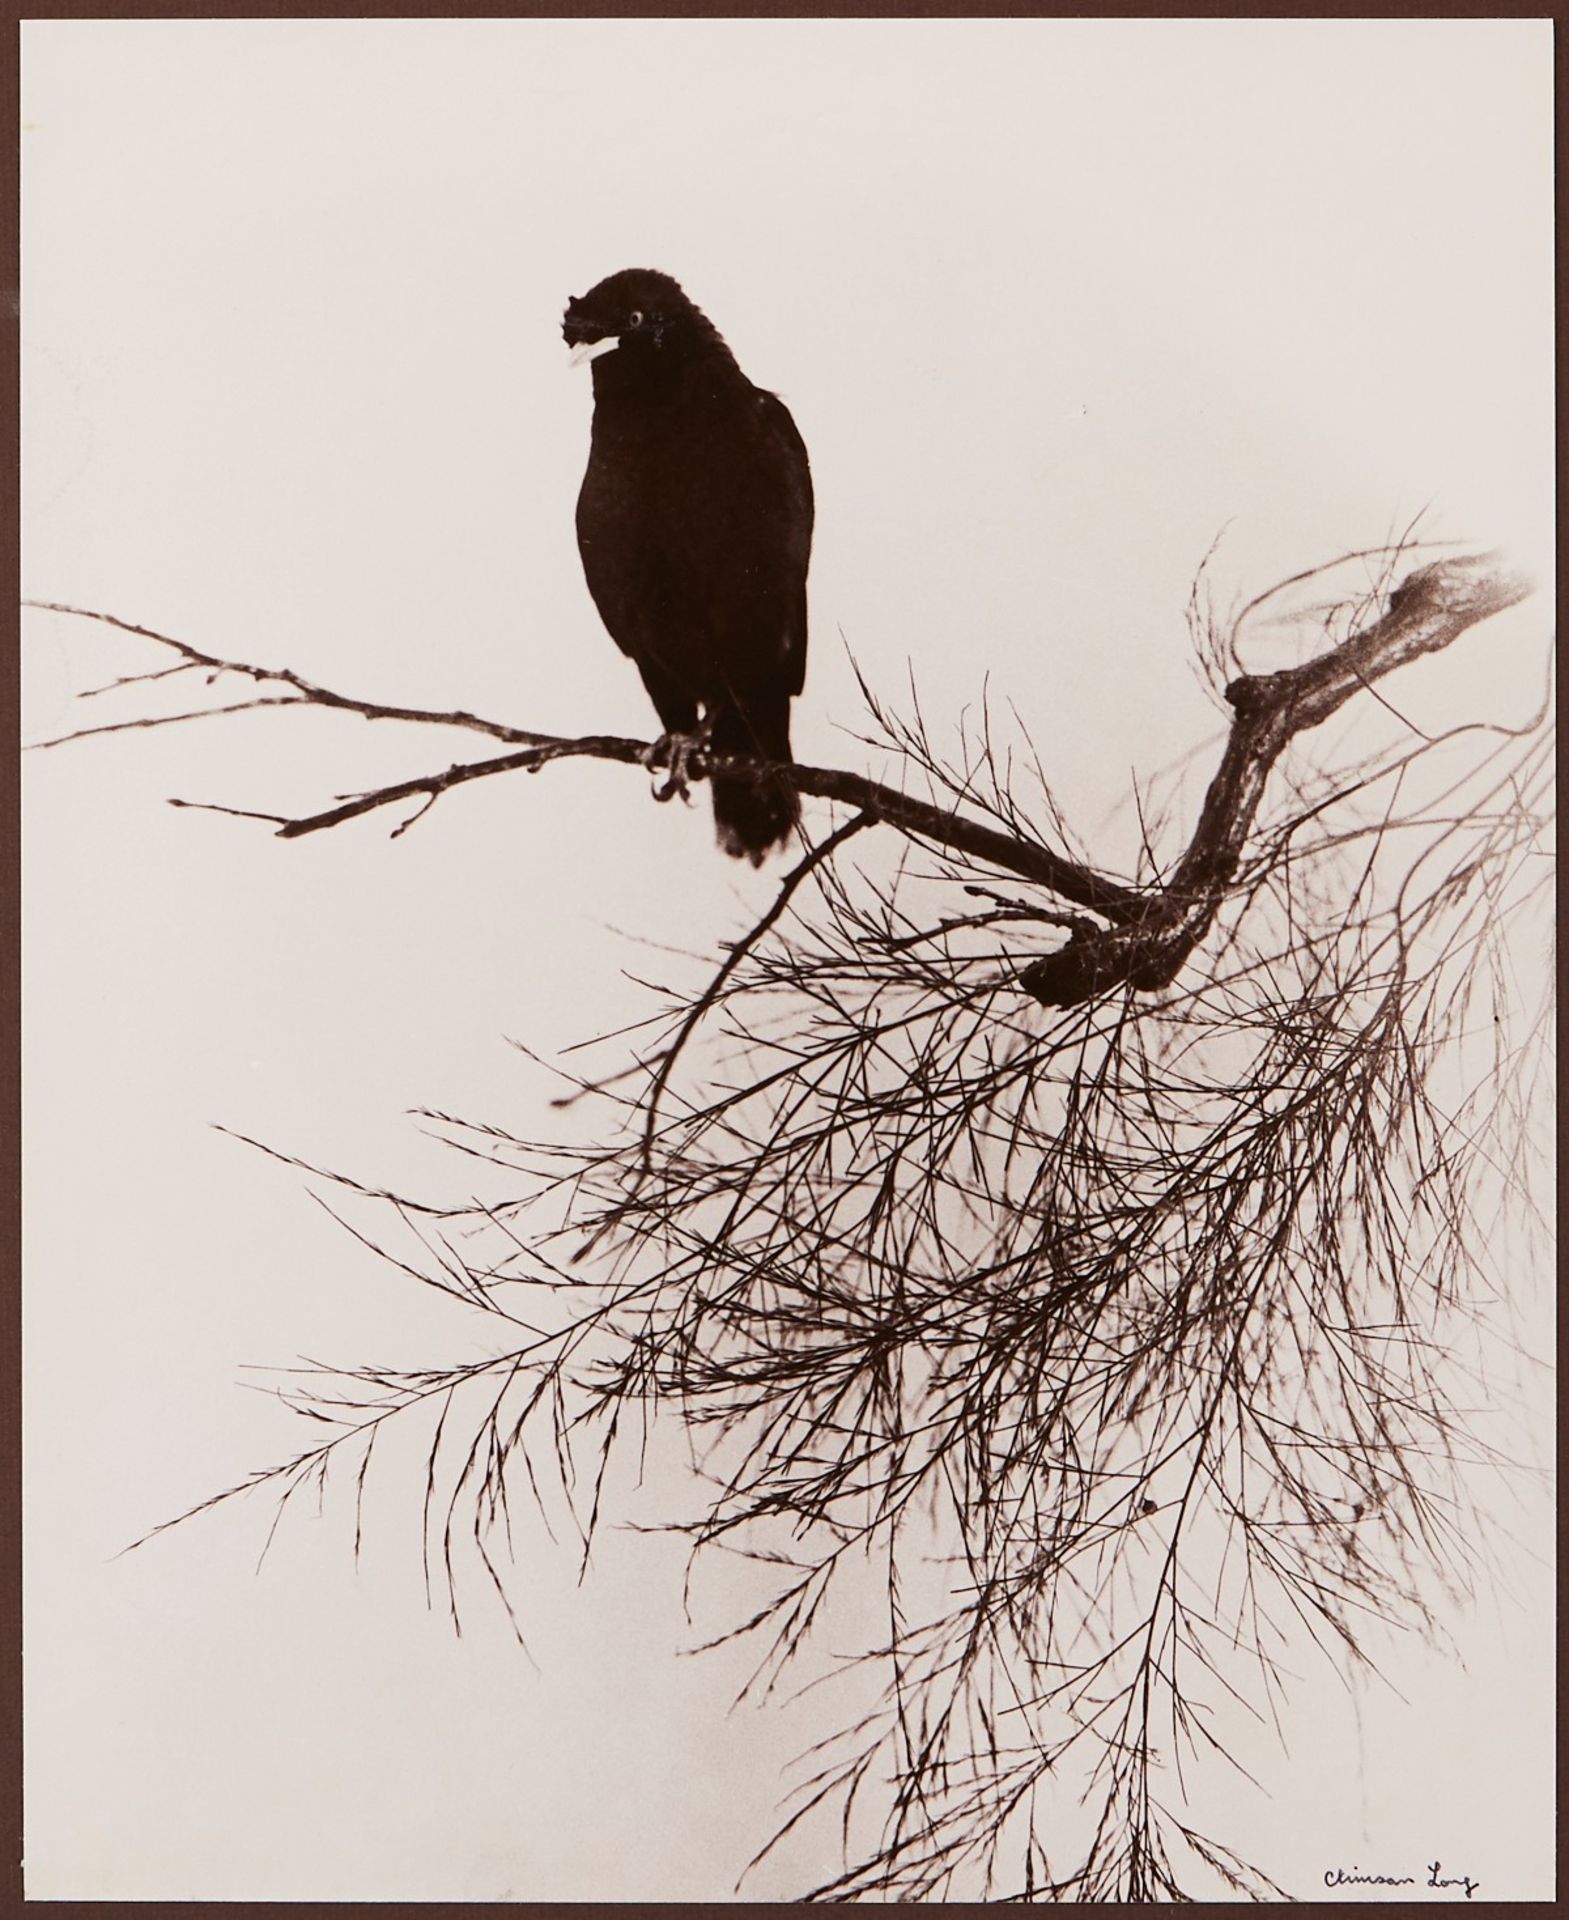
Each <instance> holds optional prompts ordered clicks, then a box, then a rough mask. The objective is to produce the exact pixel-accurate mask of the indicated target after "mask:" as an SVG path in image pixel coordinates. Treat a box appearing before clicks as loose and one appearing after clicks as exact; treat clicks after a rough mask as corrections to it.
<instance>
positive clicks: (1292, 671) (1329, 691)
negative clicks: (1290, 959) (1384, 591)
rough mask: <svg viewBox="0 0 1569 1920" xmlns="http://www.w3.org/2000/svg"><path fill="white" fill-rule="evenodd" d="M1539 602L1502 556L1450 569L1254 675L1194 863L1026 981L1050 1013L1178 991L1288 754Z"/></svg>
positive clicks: (1414, 580)
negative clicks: (1464, 641) (1314, 654)
mask: <svg viewBox="0 0 1569 1920" xmlns="http://www.w3.org/2000/svg"><path fill="white" fill-rule="evenodd" d="M1530 591H1531V583H1530V581H1529V580H1527V579H1526V578H1525V577H1524V575H1522V574H1520V573H1517V572H1514V571H1513V570H1511V569H1510V568H1508V567H1506V566H1505V565H1504V563H1503V560H1502V557H1501V556H1500V555H1499V554H1497V553H1488V554H1479V555H1474V556H1471V557H1469V558H1465V559H1456V560H1438V561H1435V562H1434V563H1433V564H1432V565H1431V566H1427V567H1422V568H1420V569H1419V570H1418V571H1417V572H1415V573H1413V574H1410V575H1409V576H1408V577H1407V578H1406V579H1405V580H1404V581H1403V582H1402V583H1401V585H1400V586H1398V587H1397V588H1396V589H1395V590H1394V592H1393V593H1391V595H1390V596H1389V607H1388V611H1387V612H1386V613H1385V614H1384V616H1383V618H1382V619H1381V620H1378V621H1375V622H1374V624H1373V625H1372V626H1370V627H1367V628H1365V629H1364V630H1363V631H1362V632H1361V633H1357V634H1353V635H1352V636H1351V638H1350V639H1348V640H1346V641H1344V642H1343V643H1342V644H1341V645H1340V646H1338V647H1335V648H1333V649H1332V650H1331V651H1330V652H1329V653H1326V654H1321V655H1320V656H1319V657H1318V658H1317V659H1314V660H1308V661H1305V662H1304V663H1303V664H1302V665H1301V666H1299V667H1288V668H1286V669H1284V670H1283V671H1281V672H1279V673H1265V674H1253V673H1249V674H1243V675H1242V676H1241V678H1240V679H1237V680H1233V681H1232V682H1231V684H1230V686H1228V687H1227V689H1226V698H1227V700H1228V701H1230V703H1231V706H1232V708H1233V710H1234V712H1235V714H1236V718H1235V719H1234V720H1233V721H1232V724H1231V732H1230V735H1229V737H1228V738H1227V741H1226V748H1225V752H1224V753H1223V754H1222V756H1221V762H1220V766H1219V768H1218V770H1217V771H1216V774H1215V777H1214V779H1213V780H1212V781H1211V782H1210V785H1209V791H1208V793H1207V794H1206V795H1205V797H1204V806H1203V809H1202V811H1201V812H1200V814H1199V822H1198V826H1197V827H1196V828H1195V830H1194V834H1193V839H1192V841H1191V842H1190V844H1189V846H1188V850H1187V852H1186V853H1185V854H1184V855H1183V856H1182V859H1181V860H1180V862H1179V863H1178V865H1177V868H1176V871H1175V872H1174V873H1173V875H1172V877H1171V880H1170V881H1169V882H1168V884H1167V885H1166V887H1165V888H1164V889H1163V890H1162V891H1161V892H1159V893H1155V894H1150V895H1147V896H1145V901H1146V905H1145V911H1144V913H1143V915H1142V916H1141V918H1140V919H1138V920H1137V921H1134V922H1132V923H1129V924H1125V925H1123V926H1120V927H1114V928H1112V929H1110V930H1106V929H1100V928H1097V929H1095V930H1093V931H1090V932H1084V931H1075V932H1074V933H1073V934H1072V935H1071V936H1070V938H1069V940H1068V942H1067V944H1066V945H1065V946H1063V947H1061V948H1059V949H1058V951H1057V952H1056V953H1051V954H1047V955H1046V957H1045V958H1044V959H1041V960H1037V961H1035V962H1034V963H1033V965H1031V966H1029V967H1027V968H1026V969H1025V970H1024V972H1023V973H1022V974H1021V975H1020V976H1019V978H1020V984H1021V985H1022V986H1023V987H1024V988H1025V990H1026V991H1027V992H1028V993H1031V994H1033V995H1034V996H1035V998H1036V999H1037V1000H1039V1001H1041V1002H1042V1004H1043V1005H1045V1006H1049V1007H1066V1006H1075V1005H1077V1004H1078V1003H1079V1002H1081V1001H1084V1000H1088V999H1090V998H1092V997H1093V996H1094V995H1095V994H1098V993H1103V992H1105V991H1106V990H1107V988H1108V987H1112V986H1117V985H1121V984H1123V983H1127V984H1129V985H1131V986H1134V987H1136V988H1137V989H1138V990H1139V991H1140V992H1145V993H1148V992H1154V991H1156V990H1158V989H1160V988H1162V987H1167V986H1169V985H1170V984H1171V982H1172V981H1173V980H1174V979H1175V978H1176V976H1177V974H1178V973H1179V972H1180V971H1181V969H1182V967H1183V965H1184V964H1185V962H1186V961H1187V959H1188V956H1189V955H1190V954H1191V953H1192V952H1193V949H1194V948H1195V947H1196V946H1197V945H1198V943H1199V942H1200V941H1201V940H1202V939H1203V938H1204V936H1205V934H1207V933H1208V931H1209V929H1210V926H1211V925H1212V924H1213V922H1214V918H1215V915H1216V913H1217V911H1218V910H1219V907H1220V903H1221V901H1222V900H1223V899H1224V898H1225V894H1226V889H1227V888H1228V886H1229V885H1230V883H1231V880H1232V877H1233V875H1234V874H1235V873H1236V871H1237V867H1238V864H1239V863H1240V861H1241V858H1242V851H1243V848H1244V847H1245V845H1246V844H1247V838H1248V835H1249V833H1250V832H1251V830H1252V826H1253V821H1254V818H1255V816H1256V815H1257V813H1258V806H1259V802H1260V800H1261V799H1262V798H1263V794H1264V787H1265V783H1266V781H1267V780H1268V777H1269V772H1270V769H1271V768H1272V767H1273V766H1274V764H1275V761H1276V760H1277V759H1278V758H1279V757H1280V754H1281V752H1282V751H1283V750H1284V748H1285V747H1286V745H1287V743H1288V742H1289V741H1290V740H1292V739H1293V738H1294V737H1295V736H1296V735H1297V734H1299V733H1304V732H1306V731H1307V729H1308V728H1309V727H1316V726H1320V725H1322V723H1323V722H1324V721H1325V720H1327V719H1329V717H1330V716H1331V715H1332V714H1334V713H1336V712H1338V711H1339V709H1340V708H1341V707H1342V706H1344V705H1345V703H1346V701H1347V700H1349V699H1350V698H1351V696H1352V695H1353V694H1354V693H1357V692H1359V691H1361V690H1362V689H1364V688H1368V687H1371V685H1372V683H1373V682H1374V681H1375V680H1379V679H1382V678H1383V676H1384V675H1385V674H1388V673H1393V672H1394V670H1395V669H1396V668H1397V667H1403V666H1405V665H1407V664H1408V663H1409V662H1410V661H1412V660H1415V659H1417V658H1419V657H1420V656H1421V655H1422V654H1424V653H1436V652H1438V651H1439V649H1440V648H1443V647H1447V646H1448V645H1449V644H1450V642H1451V641H1453V640H1456V639H1458V638H1459V636H1460V635H1461V634H1462V633H1464V632H1465V630H1466V629H1467V628H1468V627H1472V626H1475V625H1476V623H1477V622H1478V621H1480V620H1486V619H1488V618H1489V617H1490V616H1491V615H1493V614H1495V613H1502V612H1503V611H1504V609H1505V608H1507V607H1512V606H1515V605H1516V604H1517V603H1518V602H1519V601H1521V600H1523V599H1524V598H1525V597H1526V595H1527V594H1528V593H1530Z"/></svg>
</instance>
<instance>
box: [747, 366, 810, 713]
mask: <svg viewBox="0 0 1569 1920" xmlns="http://www.w3.org/2000/svg"><path fill="white" fill-rule="evenodd" d="M757 391H758V398H759V400H760V401H761V403H762V404H761V406H760V408H759V412H760V414H761V416H762V421H763V424H764V426H765V428H766V431H767V434H768V437H769V439H770V440H771V441H772V443H773V448H774V455H773V459H774V464H775V465H776V468H777V473H778V482H779V487H780V492H781V496H782V498H781V502H780V507H781V512H780V520H781V526H782V532H783V538H782V540H781V543H780V544H781V552H780V555H779V560H780V565H781V567H782V568H783V569H784V570H785V571H786V573H787V576H788V577H787V580H786V582H785V592H786V601H787V605H788V608H789V619H788V628H787V632H786V636H785V639H786V651H785V658H784V661H783V665H784V668H785V677H784V679H783V681H782V683H781V687H780V691H781V692H788V693H790V694H792V695H793V694H797V693H799V692H800V691H801V688H802V686H803V685H804V683H805V680H806V569H807V564H808V562H809V561H810V559H811V554H812V522H813V518H814V515H815V511H816V509H815V503H814V501H813V498H812V468H811V463H810V461H809V460H808V458H807V453H806V442H805V441H804V440H803V439H802V438H801V434H800V430H799V429H798V428H797V426H796V424H795V421H794V419H793V418H792V417H791V413H790V409H789V408H788V407H787V406H786V405H785V403H784V402H783V401H782V400H781V399H780V398H779V396H778V394H776V393H766V392H764V391H763V390H762V389H761V388H759V389H758V390H757Z"/></svg>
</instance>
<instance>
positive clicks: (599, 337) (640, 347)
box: [561, 267, 719, 366]
mask: <svg viewBox="0 0 1569 1920" xmlns="http://www.w3.org/2000/svg"><path fill="white" fill-rule="evenodd" d="M561 337H562V339H564V340H565V341H566V343H567V345H568V346H569V347H571V348H572V349H573V353H572V363H573V365H574V366H577V365H580V364H581V363H582V362H583V361H585V360H597V359H598V358H599V357H600V356H601V355H602V354H606V353H610V352H611V351H613V350H616V349H619V350H620V351H621V352H623V353H625V354H627V355H628V356H629V357H635V358H637V359H639V360H643V359H645V357H651V356H653V355H655V354H679V353H680V352H682V351H683V350H690V349H691V348H693V347H700V346H706V345H711V344H714V343H718V342H719V335H718V334H717V332H715V330H714V327H713V324H712V322H711V321H709V320H708V319H707V318H706V316H705V315H703V314H702V313H700V312H699V311H698V309H697V308H696V307H694V306H693V304H692V302H691V301H690V300H688V299H687V297H686V295H685V294H684V293H683V292H682V291H681V288H680V286H679V285H678V284H677V283H676V282H675V281H674V280H672V279H671V277H670V275H669V274H668V273H657V272H655V270H654V269H653V268H652V267H625V268H623V269H622V271H621V272H620V273H613V274H611V276H610V278H609V279H608V280H601V281H600V283H599V285H598V286H597V287H590V288H589V290H588V292H587V293H584V294H579V295H577V296H576V297H575V298H574V299H571V300H569V301H568V302H567V310H566V313H565V314H564V315H563V317H562V321H561Z"/></svg>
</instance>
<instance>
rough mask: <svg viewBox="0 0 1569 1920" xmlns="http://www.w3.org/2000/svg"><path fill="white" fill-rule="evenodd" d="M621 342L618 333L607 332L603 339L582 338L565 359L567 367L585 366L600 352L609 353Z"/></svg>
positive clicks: (596, 357) (595, 358)
mask: <svg viewBox="0 0 1569 1920" xmlns="http://www.w3.org/2000/svg"><path fill="white" fill-rule="evenodd" d="M620 344H621V336H620V334H619V333H607V334H606V335H605V337H604V339H603V340H583V341H580V342H579V344H578V345H577V346H575V347H574V348H573V349H572V353H571V357H570V358H569V359H568V361H567V365H568V366H569V367H581V366H586V365H587V363H588V362H589V361H590V360H597V359H598V358H599V356H600V355H601V354H602V353H609V352H611V351H612V350H613V349H614V348H616V347H619V346H620Z"/></svg>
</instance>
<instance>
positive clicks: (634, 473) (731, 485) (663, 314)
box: [561, 267, 812, 866]
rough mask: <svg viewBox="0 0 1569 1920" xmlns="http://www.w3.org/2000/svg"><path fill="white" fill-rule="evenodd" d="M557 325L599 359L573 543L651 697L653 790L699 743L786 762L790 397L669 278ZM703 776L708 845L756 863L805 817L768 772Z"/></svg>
mask: <svg viewBox="0 0 1569 1920" xmlns="http://www.w3.org/2000/svg"><path fill="white" fill-rule="evenodd" d="M561 331H562V334H563V336H564V338H565V339H566V341H567V343H568V345H569V346H573V347H576V348H577V349H578V350H579V352H580V353H581V354H583V355H585V356H586V357H591V358H592V359H593V368H594V374H593V377H594V427H593V437H592V441H591V444H590V447H589V456H588V471H587V473H586V474H585V475H584V476H583V490H582V492H581V493H580V494H579V496H578V503H577V539H578V550H579V552H580V553H581V554H582V556H583V572H584V574H585V575H586V576H587V579H588V590H589V592H590V593H591V594H592V595H593V596H594V604H595V606H597V607H598V609H599V612H600V617H601V618H602V619H603V621H604V623H605V625H606V627H608V628H609V630H610V636H611V638H612V639H613V640H614V641H615V643H616V645H617V646H618V647H620V649H621V651H622V652H623V653H625V654H628V655H630V656H631V658H632V659H633V660H635V661H636V663H637V669H638V672H639V673H641V674H642V676H643V685H644V686H645V687H647V689H648V691H649V695H650V697H651V698H652V700H653V702H654V706H655V708H656V709H657V710H658V713H659V719H660V724H661V725H662V726H663V728H664V737H663V738H662V739H661V740H660V742H659V743H658V745H657V746H656V747H655V749H654V753H653V754H651V756H650V760H651V761H652V760H653V758H654V757H655V756H656V755H657V756H659V757H661V758H663V757H665V756H668V758H669V764H670V768H671V779H670V782H669V783H668V785H667V787H666V788H665V793H666V794H668V793H669V792H671V791H674V790H676V789H677V788H679V787H681V786H683V785H684V779H685V772H686V764H687V760H688V757H689V755H690V754H691V753H692V752H693V751H694V749H695V748H697V747H698V746H702V747H706V749H707V751H708V752H709V753H710V754H713V755H722V754H754V755H756V756H758V757H759V758H761V759H766V760H775V761H783V762H786V763H788V761H789V759H790V702H791V700H792V698H793V697H794V696H795V695H796V694H798V693H799V692H800V691H801V685H802V681H803V679H804V677H805V674H806V569H807V563H808V560H809V558H810V555H811V548H812V474H811V467H810V465H809V463H808V461H807V457H806V446H805V444H804V442H803V441H802V439H801V436H800V434H799V433H798V432H797V431H796V425H795V422H794V421H793V420H792V419H791V418H790V413H789V409H788V408H787V407H786V406H785V404H784V402H783V401H782V400H780V399H779V398H778V397H777V396H776V395H774V394H771V393H765V392H764V391H763V390H762V389H761V388H760V387H754V386H753V385H752V383H751V381H750V380H748V379H747V377H746V375H745V374H744V373H742V371H741V369H740V368H739V367H738V366H737V365H736V363H735V358H734V356H733V355H732V353H731V352H730V349H729V348H728V347H727V346H726V345H725V343H724V341H723V340H722V339H721V338H720V336H719V333H718V330H717V329H716V328H715V327H714V325H713V323H712V322H711V321H710V320H708V319H707V318H706V317H705V315H703V314H702V313H700V312H699V311H698V309H697V308H696V307H695V306H694V305H693V304H692V302H691V301H690V300H689V299H688V298H687V297H686V295H685V294H684V293H683V292H682V291H681V288H680V287H679V286H678V285H677V284H676V282H675V281H674V280H672V279H671V278H670V276H669V274H666V273H656V272H654V271H653V270H652V269H649V268H641V267H630V268H628V269H626V270H625V271H624V272H621V273H613V274H612V275H611V276H610V278H609V279H608V280H601V281H600V283H599V285H598V286H597V287H594V288H593V289H591V291H589V292H588V293H585V294H583V295H582V296H581V297H580V298H577V299H574V300H571V301H569V302H568V304H567V310H566V315H565V318H564V319H563V321H562V326H561ZM699 710H701V725H700V724H699ZM713 789H714V825H715V828H716V830H717V833H718V839H719V844H720V846H722V847H723V848H724V850H725V852H726V853H731V854H735V855H737V856H738V857H739V856H741V855H745V856H746V858H747V859H749V860H750V861H751V862H752V864H753V866H759V865H761V863H762V860H763V856H764V855H765V854H766V853H767V852H768V850H769V849H770V848H771V847H773V846H776V845H777V844H778V843H779V842H780V841H782V840H784V839H786V838H787V837H788V836H789V834H790V831H791V829H792V828H793V827H794V826H795V823H796V821H797V819H798V818H799V817H800V802H799V801H798V800H797V798H796V795H795V792H794V789H793V788H791V787H790V786H789V785H788V784H787V783H786V782H784V781H781V780H778V779H770V778H769V777H768V776H767V775H766V774H749V775H737V774H726V775H724V776H722V777H716V778H715V779H714V781H713Z"/></svg>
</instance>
